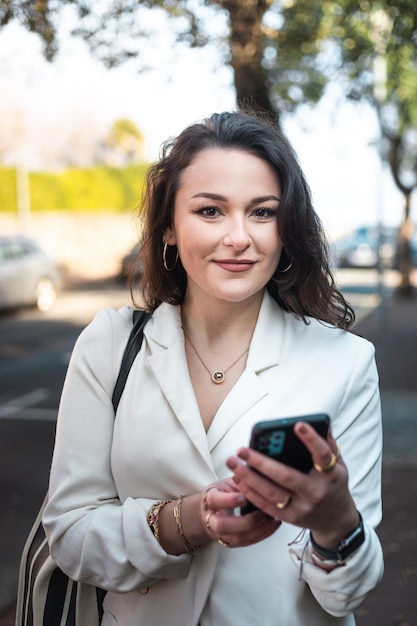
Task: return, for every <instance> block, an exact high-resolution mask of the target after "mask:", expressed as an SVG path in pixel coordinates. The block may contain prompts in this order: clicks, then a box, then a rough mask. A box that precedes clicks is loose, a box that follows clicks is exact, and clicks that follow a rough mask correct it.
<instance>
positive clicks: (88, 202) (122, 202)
mask: <svg viewBox="0 0 417 626" xmlns="http://www.w3.org/2000/svg"><path fill="white" fill-rule="evenodd" d="M146 169H147V165H146V164H143V165H131V166H129V167H126V168H123V169H117V168H110V167H104V166H103V167H96V168H91V169H75V168H74V169H69V170H65V171H63V172H59V173H51V172H32V173H30V175H29V181H30V199H31V209H32V210H33V211H52V210H53V211H56V210H72V211H131V210H132V209H135V208H136V207H137V206H138V205H139V202H140V198H141V193H142V186H143V181H144V176H145V173H146ZM16 206H17V203H16V175H15V170H14V169H11V168H0V211H13V212H14V211H16Z"/></svg>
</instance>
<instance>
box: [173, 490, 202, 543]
mask: <svg viewBox="0 0 417 626" xmlns="http://www.w3.org/2000/svg"><path fill="white" fill-rule="evenodd" d="M184 498H186V495H182V496H179V497H178V498H177V501H176V503H175V506H174V517H175V523H176V525H177V531H178V534H179V536H180V537H181V539H182V542H183V544H184V546H185V550H186V552H187V554H197V552H198V551H199V550H200V549H201V548H204V544H201V545H199V546H192V545H191V543H189V541H187V539H186V538H185V535H184V530H183V528H182V519H181V508H182V501H183V499H184Z"/></svg>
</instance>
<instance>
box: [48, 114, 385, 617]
mask: <svg viewBox="0 0 417 626" xmlns="http://www.w3.org/2000/svg"><path fill="white" fill-rule="evenodd" d="M143 209H144V213H143V215H144V258H145V275H144V278H143V285H142V289H143V296H144V298H145V301H146V304H147V307H148V308H149V309H150V310H151V311H153V315H152V317H151V319H150V321H149V322H148V323H147V325H146V327H145V333H144V343H143V345H142V348H141V351H140V353H139V354H138V356H137V357H136V361H135V363H134V365H133V368H132V370H131V372H130V375H129V378H128V381H127V384H126V387H125V390H124V393H123V396H122V399H121V403H120V406H119V410H118V414H117V419H116V421H115V422H114V416H113V412H112V404H111V395H112V390H113V386H114V382H115V378H116V375H117V371H118V367H119V363H120V360H121V355H122V352H123V348H124V345H125V343H126V339H127V336H128V334H129V331H130V328H131V323H132V321H131V319H132V312H131V309H129V308H128V307H125V308H123V309H121V310H120V311H118V312H115V311H111V310H105V311H102V312H100V313H99V314H98V315H97V317H96V318H95V320H94V321H93V322H92V323H91V324H90V325H89V327H87V329H85V331H84V332H83V333H82V334H81V336H80V338H79V340H78V342H77V345H76V347H75V350H74V353H73V356H72V360H71V363H70V366H69V370H68V375H67V379H66V382H65V386H64V390H63V395H62V401H61V406H60V413H59V419H58V429H57V440H56V448H55V452H54V459H53V466H52V472H51V481H50V492H49V494H50V501H49V505H48V507H47V510H46V513H45V516H44V523H45V527H46V530H47V534H48V537H49V541H50V545H51V553H52V556H53V558H54V560H55V561H56V563H57V564H58V565H59V566H60V567H61V568H62V569H63V570H64V571H66V572H67V573H68V574H69V575H70V576H71V577H73V578H75V579H78V580H82V581H85V582H89V583H92V584H94V585H97V586H99V587H103V588H104V589H106V590H108V591H109V593H107V596H106V600H105V614H104V617H103V622H102V624H104V625H105V626H109V625H113V624H118V625H119V626H134V625H141V624H155V625H159V624H165V623H169V624H171V626H174V625H175V626H192V625H200V626H228V625H230V626H237V625H239V626H245V625H247V626H253V625H255V624H259V625H262V626H269V625H271V626H272V625H273V626H278V625H282V626H290V625H297V626H305V625H307V624H308V625H309V626H323V625H326V624H329V625H330V624H340V625H342V624H343V625H348V624H354V623H355V622H354V618H353V615H352V613H353V611H354V610H355V609H356V608H357V607H358V606H359V605H360V603H361V602H362V601H363V600H364V599H365V598H366V597H367V595H368V594H369V593H370V592H371V591H372V590H373V589H374V588H375V586H376V585H377V584H378V582H379V580H380V578H381V576H382V570H383V561H382V552H381V547H380V544H379V541H378V539H377V536H376V534H375V531H374V528H375V527H376V526H377V524H378V523H379V521H380V518H381V504H380V464H381V422H380V401H379V392H378V381H377V372H376V367H375V362H374V350H373V347H372V346H371V344H369V343H368V342H367V341H365V340H364V339H362V338H359V337H357V336H355V335H352V334H350V333H349V332H347V330H348V328H349V327H350V325H351V324H352V322H353V319H354V316H353V312H352V310H351V309H350V307H349V306H348V305H347V304H346V302H345V301H344V299H343V296H342V295H341V294H340V293H339V292H338V291H337V289H336V287H335V284H334V282H333V278H332V275H331V272H330V270H329V265H328V260H327V253H326V247H325V244H324V238H323V235H322V231H321V227H320V223H319V220H318V218H317V216H316V214H315V212H314V210H313V208H312V204H311V199H310V193H309V189H308V186H307V184H306V182H305V179H304V176H303V174H302V172H301V170H300V167H299V165H298V163H297V160H296V158H295V156H294V154H293V152H292V150H291V148H290V147H289V145H288V144H287V142H286V141H285V140H284V139H283V138H282V136H281V135H280V134H279V132H278V131H277V130H276V129H275V128H274V127H273V126H272V125H271V124H269V123H268V122H266V121H264V120H261V119H259V118H257V117H255V116H254V115H250V114H242V113H223V114H220V115H217V114H216V115H213V116H212V117H211V118H209V119H207V120H205V121H203V122H202V123H201V124H194V125H192V126H190V127H189V128H187V129H185V130H184V131H183V133H182V134H181V135H180V136H179V137H178V138H177V139H175V140H173V141H171V142H169V143H167V144H166V145H165V147H164V150H163V153H162V156H161V160H160V161H159V162H158V163H156V164H155V165H154V166H153V167H152V168H151V169H150V171H149V174H148V179H147V186H146V193H145V197H144V207H143ZM311 413H327V414H328V415H329V416H330V418H331V429H330V430H329V433H328V436H327V439H324V438H322V437H321V436H320V435H318V434H317V433H316V431H315V430H314V429H313V428H312V427H311V426H310V425H309V424H307V423H305V422H303V421H302V420H301V419H300V421H299V422H298V423H297V425H296V426H295V432H296V435H297V437H298V438H299V439H300V440H301V441H302V442H303V443H304V444H305V446H306V447H307V448H308V450H309V451H310V453H311V456H312V462H313V463H314V468H313V469H311V471H310V472H309V473H307V474H305V473H302V472H299V471H297V470H295V469H292V468H290V467H288V466H286V465H283V464H281V463H279V462H277V461H274V460H272V459H268V458H267V457H266V456H264V455H263V454H260V453H259V452H255V451H254V450H251V449H249V448H248V447H246V446H247V445H248V442H249V438H250V433H251V429H252V426H253V425H254V424H255V423H256V422H258V421H259V420H268V419H273V418H285V417H288V416H302V415H305V414H311ZM248 503H252V504H253V505H255V507H256V509H255V510H254V511H253V512H251V513H248V514H247V515H239V509H240V507H242V506H245V505H247V504H248Z"/></svg>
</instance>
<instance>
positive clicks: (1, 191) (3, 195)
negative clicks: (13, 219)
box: [0, 167, 17, 212]
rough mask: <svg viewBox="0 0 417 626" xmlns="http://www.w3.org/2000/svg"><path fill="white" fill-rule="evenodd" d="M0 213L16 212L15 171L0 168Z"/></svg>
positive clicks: (9, 168)
mask: <svg viewBox="0 0 417 626" xmlns="http://www.w3.org/2000/svg"><path fill="white" fill-rule="evenodd" d="M0 211H12V212H15V211H17V203H16V170H15V169H14V168H11V167H0Z"/></svg>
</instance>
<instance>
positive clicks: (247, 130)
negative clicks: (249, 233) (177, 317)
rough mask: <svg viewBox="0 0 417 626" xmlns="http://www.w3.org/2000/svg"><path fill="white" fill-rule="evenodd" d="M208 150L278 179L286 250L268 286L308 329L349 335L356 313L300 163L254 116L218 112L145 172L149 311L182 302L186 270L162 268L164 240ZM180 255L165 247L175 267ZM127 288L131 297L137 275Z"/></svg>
mask: <svg viewBox="0 0 417 626" xmlns="http://www.w3.org/2000/svg"><path fill="white" fill-rule="evenodd" d="M208 148H221V149H224V148H232V149H237V150H242V151H244V152H248V153H250V154H252V155H255V156H257V157H259V158H261V159H263V160H264V161H266V162H267V163H269V165H270V166H271V167H272V168H273V169H274V171H275V172H276V175H277V177H278V179H279V182H280V184H281V190H282V196H281V202H280V206H279V211H278V213H277V221H278V230H279V234H280V237H281V240H282V243H283V251H282V254H281V258H280V260H279V263H278V264H277V268H276V271H275V273H274V275H273V276H272V278H271V279H270V280H269V282H268V283H267V285H266V288H267V289H268V292H269V293H270V294H271V296H272V297H273V298H274V299H275V300H276V302H277V303H278V304H279V305H280V306H281V307H282V308H283V309H285V310H286V311H292V312H293V313H295V314H296V315H297V316H299V317H300V318H301V319H303V320H304V322H306V323H308V320H307V318H308V317H314V318H316V319H318V320H322V321H324V322H328V323H330V324H334V325H335V326H338V327H340V328H344V329H348V328H349V327H350V326H351V325H352V324H353V322H354V320H355V314H354V311H353V309H352V308H351V307H350V305H349V304H348V303H347V302H346V300H345V299H344V297H343V295H342V294H341V293H340V291H339V290H338V289H337V288H336V285H335V281H334V277H333V274H332V271H331V269H330V264H329V253H328V247H327V243H326V238H325V235H324V231H323V228H322V225H321V222H320V219H319V218H318V216H317V214H316V212H315V211H314V209H313V206H312V201H311V193H310V189H309V186H308V184H307V182H306V180H305V177H304V174H303V172H302V170H301V168H300V166H299V163H298V160H297V157H296V155H295V153H294V151H293V149H292V148H291V146H290V145H289V143H288V141H287V140H286V139H285V138H284V137H283V135H282V134H281V132H280V131H279V129H278V128H277V127H276V126H275V125H274V124H273V123H272V122H271V121H270V120H269V119H266V118H264V117H262V116H260V114H259V113H254V112H232V113H229V112H226V113H219V114H218V113H216V114H214V115H212V116H211V117H209V118H207V119H205V120H203V121H202V122H201V123H196V124H192V125H191V126H189V127H187V128H186V129H185V130H184V131H183V132H182V133H181V134H180V135H179V136H178V137H177V138H174V139H170V140H168V141H167V142H165V143H164V144H163V146H162V152H161V158H160V160H159V161H158V162H156V163H155V164H153V165H152V166H151V167H150V169H149V170H148V173H147V177H146V184H145V188H144V196H143V202H142V206H141V207H140V217H141V219H142V220H143V230H142V237H143V239H142V250H141V254H142V257H143V262H144V275H143V277H142V285H141V291H142V295H143V298H144V301H145V303H146V306H147V307H148V308H149V309H150V310H154V309H155V308H156V307H158V306H159V305H160V304H161V303H162V302H168V303H170V304H181V303H182V302H183V300H184V296H185V290H186V287H187V276H186V273H185V270H184V268H183V266H182V264H181V259H178V262H177V263H176V265H175V267H174V269H173V270H172V271H170V272H168V271H166V269H165V268H164V265H163V260H162V254H163V241H162V235H163V233H164V231H165V230H166V228H168V227H169V226H171V224H172V222H173V211H174V201H175V195H176V193H177V190H178V188H179V185H180V183H181V175H182V172H183V171H184V170H185V169H186V168H187V167H188V166H189V165H190V164H191V163H192V161H193V160H194V159H195V157H196V156H197V155H198V154H199V153H200V152H201V151H202V150H206V149H208ZM190 236H192V235H190ZM170 255H173V256H172V258H171V256H170ZM175 256H176V248H175V247H172V246H170V247H168V257H169V258H168V265H169V266H170V267H171V266H172V265H174V262H175ZM287 268H288V269H287ZM129 285H130V290H131V293H132V297H133V290H134V287H135V279H134V276H133V275H132V276H130V277H129Z"/></svg>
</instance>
